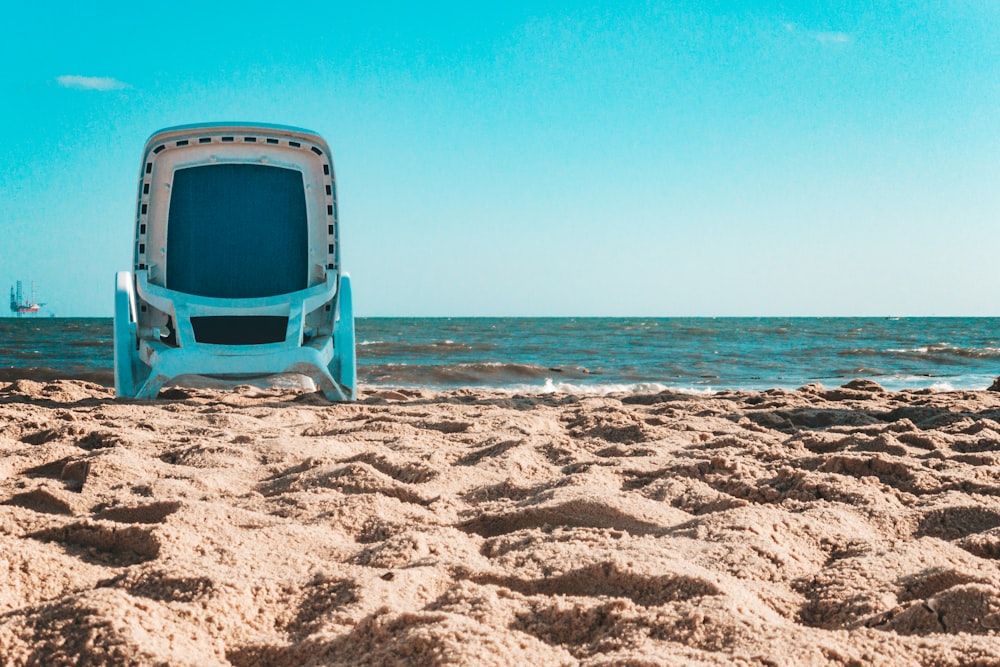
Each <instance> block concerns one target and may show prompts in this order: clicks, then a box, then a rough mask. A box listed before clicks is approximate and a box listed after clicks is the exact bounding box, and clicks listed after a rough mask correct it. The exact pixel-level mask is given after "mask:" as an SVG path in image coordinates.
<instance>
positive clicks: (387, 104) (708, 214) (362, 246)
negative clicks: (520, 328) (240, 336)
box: [0, 0, 1000, 317]
mask: <svg viewBox="0 0 1000 667" xmlns="http://www.w3.org/2000/svg"><path fill="white" fill-rule="evenodd" d="M94 4H95V5H96V6H95V7H91V6H88V5H87V3H77V2H73V3H70V2H64V1H62V0H57V1H55V2H47V3H14V4H13V5H11V6H8V7H6V8H5V9H4V10H3V14H4V15H5V21H4V23H5V26H6V30H5V35H4V39H3V40H0V57H2V61H3V62H4V63H6V65H5V66H4V67H3V68H0V100H2V103H0V279H2V280H6V281H7V282H8V283H9V284H10V285H13V283H14V281H15V280H22V281H24V283H25V289H26V290H27V289H28V286H29V285H30V284H31V283H34V285H35V289H36V292H37V295H38V298H39V300H41V301H44V302H46V304H47V305H46V307H45V309H44V311H43V313H47V314H55V315H57V316H66V317H69V316H101V317H108V316H111V314H112V302H113V276H114V273H115V271H118V270H123V269H128V268H130V266H131V261H132V258H131V252H132V244H133V238H132V235H133V223H134V219H133V216H134V209H135V197H136V183H137V179H138V170H139V160H140V158H141V155H140V153H141V151H142V148H143V145H144V143H145V140H146V138H147V137H148V136H149V135H150V134H152V133H153V132H155V131H156V130H158V129H160V128H163V127H167V126H171V125H178V124H186V123H198V122H216V121H256V122H269V123H279V124H285V125H295V126H299V127H305V128H309V129H312V130H315V131H317V132H319V133H320V134H321V135H322V136H323V137H324V138H325V139H326V140H327V142H328V143H329V144H330V146H331V149H332V151H333V156H334V162H335V170H336V176H337V187H338V195H339V212H340V224H341V244H342V258H343V261H344V265H345V267H346V269H347V270H348V271H349V272H350V273H351V276H352V280H353V287H354V297H355V313H356V315H358V316H362V317H374V316H869V315H870V316H922V315H939V316H949V315H969V316H973V315H986V316H1000V272H998V271H997V270H996V265H997V263H998V262H997V257H998V255H1000V3H998V2H995V1H994V0H927V1H923V0H913V1H906V2H898V3H892V2H874V1H869V2H862V1H845V2H831V3H820V2H815V1H812V0H810V1H801V2H800V1H793V0H761V1H758V2H737V1H724V0H701V1H698V2H689V1H685V0H679V1H674V2H670V1H666V0H663V1H658V0H648V1H644V2H632V1H630V0H621V1H615V2H592V1H588V0H577V1H573V2H570V1H566V2H562V1H556V0H551V1H541V2H521V1H519V0H509V1H507V2H499V3H492V2H481V3H470V2H435V1H433V0H431V1H427V2H421V3H392V2H377V1H372V2H367V3H341V2H336V1H327V2H322V3H312V2H296V3H286V4H281V3H273V2H271V3H254V2H239V3H235V2H212V3H208V2H198V3H194V2H186V1H184V0H180V1H177V2H170V3H134V2H127V3H126V2H101V3H94ZM4 310H6V309H4ZM3 314H4V315H6V314H7V313H6V312H4V313H3Z"/></svg>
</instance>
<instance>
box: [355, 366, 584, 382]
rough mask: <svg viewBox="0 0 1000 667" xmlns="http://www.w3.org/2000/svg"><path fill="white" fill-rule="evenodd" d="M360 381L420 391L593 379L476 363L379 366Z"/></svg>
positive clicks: (571, 372) (579, 372)
mask: <svg viewBox="0 0 1000 667" xmlns="http://www.w3.org/2000/svg"><path fill="white" fill-rule="evenodd" d="M359 370H360V372H361V381H362V382H365V383H369V384H379V385H394V384H398V385H409V386H423V387H439V388H441V387H456V386H476V387H482V386H508V387H510V386H516V385H520V384H523V383H525V382H531V381H539V382H541V381H544V380H545V379H546V378H548V377H550V376H552V374H553V373H559V374H560V375H561V376H563V377H567V378H570V379H583V378H587V377H588V376H591V375H593V374H592V373H590V372H589V371H588V370H587V369H585V368H578V367H577V368H573V367H570V368H555V367H549V368H547V367H545V366H537V365H534V364H517V363H504V362H479V363H465V364H400V363H389V364H378V365H374V366H367V367H362V368H360V369H359Z"/></svg>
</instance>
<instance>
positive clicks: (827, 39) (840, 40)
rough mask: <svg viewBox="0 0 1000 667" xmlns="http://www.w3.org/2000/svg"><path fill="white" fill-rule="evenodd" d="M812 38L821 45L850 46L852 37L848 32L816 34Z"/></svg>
mask: <svg viewBox="0 0 1000 667" xmlns="http://www.w3.org/2000/svg"><path fill="white" fill-rule="evenodd" d="M811 36H812V38H813V39H815V40H816V41H817V42H819V43H820V44H849V43H850V42H851V36H850V35H848V34H847V33H846V32H814V33H812V35H811Z"/></svg>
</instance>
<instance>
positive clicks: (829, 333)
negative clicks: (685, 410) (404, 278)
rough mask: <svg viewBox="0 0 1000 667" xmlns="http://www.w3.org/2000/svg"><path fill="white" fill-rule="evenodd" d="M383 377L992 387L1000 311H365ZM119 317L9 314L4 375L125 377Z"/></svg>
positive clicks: (361, 327)
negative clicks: (578, 314)
mask: <svg viewBox="0 0 1000 667" xmlns="http://www.w3.org/2000/svg"><path fill="white" fill-rule="evenodd" d="M356 330H357V341H358V348H357V353H358V375H359V379H360V381H361V382H362V383H363V384H365V385H368V386H375V387H422V388H429V389H455V388H464V387H468V388H496V389H506V390H511V391H519V392H551V391H564V392H575V393H586V392H593V393H606V392H610V391H657V390H662V389H668V388H669V389H676V390H683V391H692V392H703V393H709V392H713V391H719V390H723V389H767V388H772V387H781V388H788V389H794V388H797V387H800V386H802V385H805V384H808V383H813V382H819V383H822V384H823V385H826V386H839V385H842V384H844V383H845V382H848V381H850V380H852V379H855V378H866V379H870V380H874V381H875V382H878V383H879V384H881V385H882V386H884V387H886V388H887V389H893V390H895V389H903V388H936V389H943V390H947V389H985V388H986V387H988V386H990V384H991V383H992V382H993V380H994V378H996V377H997V376H998V375H1000V318H933V317H932V318H770V317H768V318H361V319H358V320H357V322H356ZM111 340H112V322H111V320H110V319H104V318H93V319H62V318H43V317H33V318H21V319H17V318H2V319H0V382H9V381H12V380H15V379H20V378H28V379H35V380H43V381H44V380H51V379H55V378H76V379H84V380H89V381H92V382H98V383H100V384H104V385H107V386H113V385H114V375H113V371H112V358H113V355H112V343H111Z"/></svg>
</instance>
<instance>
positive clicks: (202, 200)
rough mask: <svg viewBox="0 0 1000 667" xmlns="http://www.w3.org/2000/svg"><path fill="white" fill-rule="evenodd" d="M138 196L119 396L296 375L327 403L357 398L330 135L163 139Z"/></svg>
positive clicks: (117, 335)
mask: <svg viewBox="0 0 1000 667" xmlns="http://www.w3.org/2000/svg"><path fill="white" fill-rule="evenodd" d="M138 199H139V201H138V206H137V209H136V225H135V249H134V262H133V271H121V272H119V273H118V274H117V276H116V291H115V325H114V339H115V340H114V344H115V392H116V394H117V395H118V396H123V397H130V398H145V399H148V398H155V397H156V395H157V393H158V392H159V391H160V389H161V388H163V387H164V386H165V385H167V384H171V385H174V384H179V385H183V384H192V383H196V381H197V379H198V376H203V377H210V378H218V379H222V380H226V381H232V382H241V381H246V380H247V379H250V378H260V377H266V376H269V375H278V374H295V375H304V376H307V377H309V378H311V379H312V380H313V382H315V384H316V386H317V387H318V388H319V389H320V391H322V392H323V394H324V395H325V396H326V397H327V398H329V399H330V400H341V401H346V400H354V399H355V398H356V395H357V369H356V362H355V354H354V351H355V345H354V314H353V309H352V304H351V282H350V277H349V276H348V274H347V273H345V272H343V271H342V267H341V260H340V243H339V241H338V237H339V224H338V220H337V194H336V181H335V179H334V173H333V160H332V158H331V155H330V149H329V147H328V146H327V145H326V142H325V141H323V139H322V138H320V137H319V136H318V135H317V134H315V133H313V132H310V131H308V130H302V129H298V128H292V127H284V126H278V125H250V124H210V125H186V126H180V127H172V128H167V129H165V130H161V131H160V132H157V133H156V134H154V135H153V136H152V137H150V139H149V141H148V142H147V143H146V148H145V151H144V152H143V159H142V166H141V168H140V172H139V198H138Z"/></svg>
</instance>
